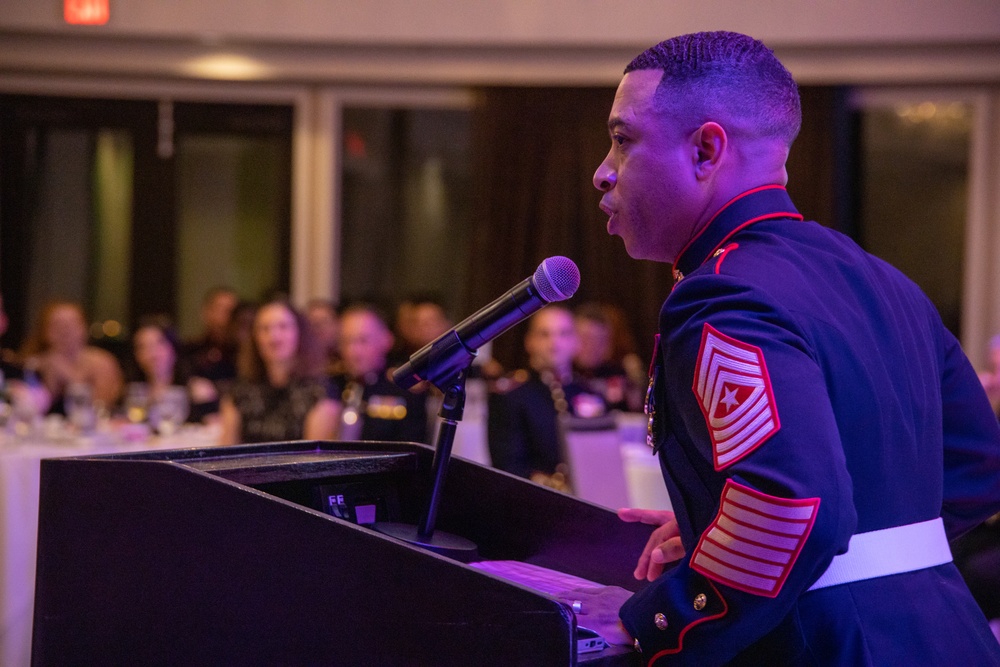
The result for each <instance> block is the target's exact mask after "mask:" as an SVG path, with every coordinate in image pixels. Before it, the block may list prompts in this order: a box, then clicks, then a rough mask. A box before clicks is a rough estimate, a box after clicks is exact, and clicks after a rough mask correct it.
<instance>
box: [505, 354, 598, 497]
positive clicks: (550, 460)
mask: <svg viewBox="0 0 1000 667" xmlns="http://www.w3.org/2000/svg"><path fill="white" fill-rule="evenodd" d="M547 375H548V376H549V377H548V380H547V381H546V380H543V379H542V375H541V374H540V373H539V372H538V371H535V370H530V371H529V370H521V371H518V372H517V373H515V374H514V376H512V377H509V378H503V379H501V380H498V381H497V382H496V386H495V387H494V390H493V391H491V392H490V395H489V417H488V420H487V435H488V441H489V448H490V457H491V460H492V461H493V465H494V467H496V468H499V469H500V470H505V471H507V472H509V473H511V474H514V475H519V476H521V477H527V478H530V477H531V476H532V473H542V474H544V475H552V474H553V473H555V472H556V471H557V468H558V467H559V464H560V463H562V462H563V452H562V451H561V447H560V438H561V435H560V432H559V419H560V413H564V414H567V415H572V416H574V417H581V418H593V417H598V416H601V415H603V414H604V413H605V412H606V409H607V408H606V405H605V402H604V399H603V397H601V396H600V395H598V394H596V393H594V392H592V391H591V390H590V388H589V387H588V386H586V385H584V384H582V383H580V382H578V381H576V380H575V379H570V380H569V381H567V382H557V381H554V380H553V379H552V377H551V375H552V374H551V373H548V374H547Z"/></svg>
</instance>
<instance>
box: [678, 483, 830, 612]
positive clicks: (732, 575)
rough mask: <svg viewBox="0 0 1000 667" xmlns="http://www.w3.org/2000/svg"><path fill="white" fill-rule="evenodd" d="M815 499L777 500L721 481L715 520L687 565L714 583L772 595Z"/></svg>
mask: <svg viewBox="0 0 1000 667" xmlns="http://www.w3.org/2000/svg"><path fill="white" fill-rule="evenodd" d="M818 509H819V498H806V499H803V500H798V499H794V498H778V497H776V496H769V495H767V494H764V493H761V492H759V491H756V490H755V489H751V488H750V487H747V486H743V485H741V484H737V483H736V482H734V481H733V480H731V479H729V480H726V486H725V488H723V490H722V504H721V505H720V506H719V513H718V514H717V515H716V517H715V520H714V521H713V522H712V524H711V525H710V526H709V527H708V529H707V530H706V531H705V532H704V533H703V534H702V537H701V540H700V541H699V542H698V546H697V547H696V548H695V550H694V552H693V553H692V554H691V567H692V569H694V570H695V571H697V572H700V573H701V574H703V575H705V576H706V577H708V578H710V579H713V580H715V581H717V582H719V583H722V584H725V585H727V586H731V587H733V588H736V589H738V590H741V591H744V592H746V593H751V594H754V595H763V596H766V597H772V598H773V597H775V596H777V595H778V593H779V592H780V591H781V587H782V585H784V583H785V579H787V578H788V574H789V573H790V572H791V571H792V566H794V565H795V560H796V559H797V558H798V556H799V552H801V551H802V547H803V545H805V543H806V539H808V537H809V533H810V531H811V530H812V527H813V523H814V522H815V520H816V511H817V510H818Z"/></svg>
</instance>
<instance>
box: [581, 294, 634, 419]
mask: <svg viewBox="0 0 1000 667" xmlns="http://www.w3.org/2000/svg"><path fill="white" fill-rule="evenodd" d="M573 320H574V325H575V326H576V333H577V336H578V337H579V339H580V347H579V349H578V350H577V353H576V355H575V356H574V357H573V368H574V370H575V371H576V373H577V377H578V379H579V380H580V381H581V382H583V383H584V384H585V385H587V386H588V387H589V388H590V389H591V391H594V392H596V393H598V394H600V395H601V396H603V397H604V400H605V401H606V402H607V404H608V407H609V408H610V409H613V410H631V411H640V410H642V398H643V397H642V389H643V388H642V385H641V383H639V384H637V383H636V382H635V381H634V380H633V379H632V378H631V377H630V375H629V372H628V370H626V368H625V363H626V359H627V358H628V356H629V353H627V352H623V351H622V343H621V341H622V340H623V337H622V334H621V333H620V332H618V331H617V329H618V327H620V326H621V324H622V319H621V318H618V317H616V316H615V315H614V309H613V308H612V307H610V306H608V305H606V304H599V303H585V304H583V305H581V306H578V307H577V308H576V309H575V310H574V311H573ZM629 339H630V336H627V335H626V338H624V340H625V341H628V340H629ZM616 341H617V342H616ZM626 345H627V342H626ZM633 356H634V354H633Z"/></svg>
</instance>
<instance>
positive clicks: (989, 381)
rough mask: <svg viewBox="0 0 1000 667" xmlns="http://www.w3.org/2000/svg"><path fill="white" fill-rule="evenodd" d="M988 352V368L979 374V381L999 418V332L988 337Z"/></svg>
mask: <svg viewBox="0 0 1000 667" xmlns="http://www.w3.org/2000/svg"><path fill="white" fill-rule="evenodd" d="M988 354H989V356H988V359H989V369H987V370H985V371H982V372H981V373H980V374H979V381H980V382H982V383H983V389H984V390H985V391H986V396H987V397H988V398H989V399H990V405H992V406H993V414H995V415H997V417H998V418H1000V334H997V335H996V336H993V338H991V339H990V344H989V349H988Z"/></svg>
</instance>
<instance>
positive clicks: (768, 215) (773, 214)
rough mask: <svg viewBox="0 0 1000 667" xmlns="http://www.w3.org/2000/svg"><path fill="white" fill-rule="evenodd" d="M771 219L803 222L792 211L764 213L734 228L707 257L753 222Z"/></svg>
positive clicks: (799, 214)
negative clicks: (788, 219) (789, 219)
mask: <svg viewBox="0 0 1000 667" xmlns="http://www.w3.org/2000/svg"><path fill="white" fill-rule="evenodd" d="M771 218H791V219H792V220H803V219H804V218H803V216H802V214H801V213H797V212H794V211H772V212H771V213H765V214H764V215H758V216H757V217H756V218H750V219H749V220H747V221H746V222H744V223H743V224H742V225H740V226H739V227H736V228H735V229H733V231H731V232H729V233H728V234H726V236H725V237H724V238H723V239H722V240H721V241H719V245H717V246H715V247H714V248H712V250H711V251H710V252H709V253H708V256H709V257H711V256H712V254H713V253H715V252H716V251H717V250H718V249H719V248H721V247H722V245H723V244H724V243H725V242H726V241H728V240H729V239H731V238H733V235H734V234H736V233H737V232H739V231H741V230H743V229H746V228H747V227H749V226H750V225H752V224H754V223H755V222H760V221H761V220H769V219H771ZM716 273H718V271H716Z"/></svg>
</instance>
